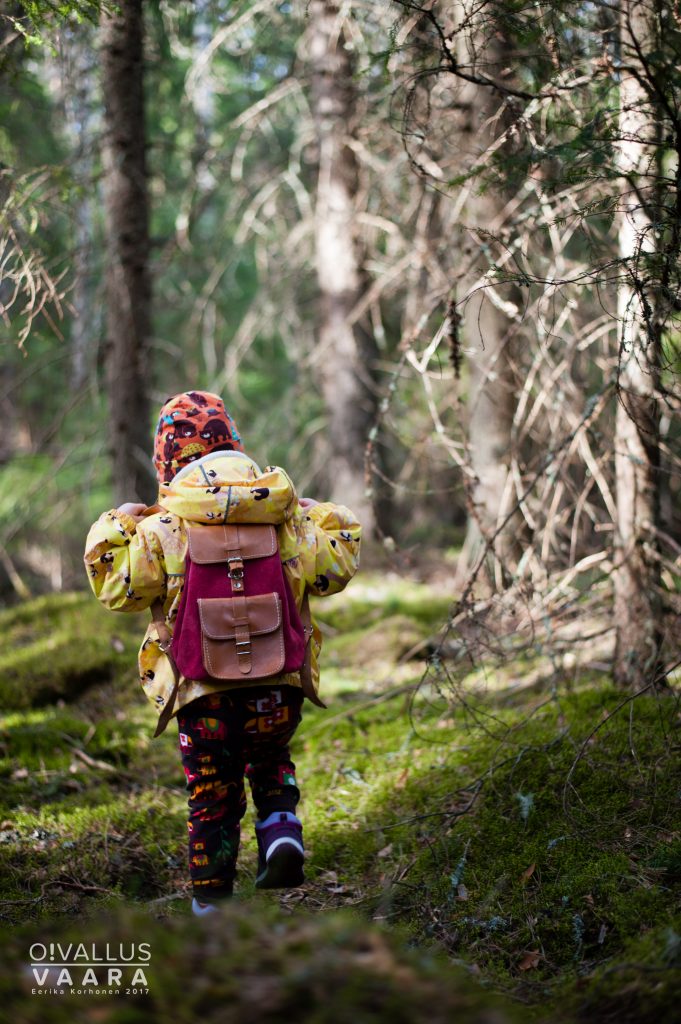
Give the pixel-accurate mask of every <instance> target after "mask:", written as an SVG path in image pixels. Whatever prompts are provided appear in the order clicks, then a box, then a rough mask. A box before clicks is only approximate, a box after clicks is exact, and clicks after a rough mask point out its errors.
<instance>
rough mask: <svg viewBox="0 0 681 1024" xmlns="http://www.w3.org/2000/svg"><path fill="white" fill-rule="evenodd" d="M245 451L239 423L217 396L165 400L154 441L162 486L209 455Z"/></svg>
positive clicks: (185, 395) (193, 395)
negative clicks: (238, 426)
mask: <svg viewBox="0 0 681 1024" xmlns="http://www.w3.org/2000/svg"><path fill="white" fill-rule="evenodd" d="M243 450H244V447H243V445H242V443H241V438H240V437H239V433H238V431H237V429H236V423H235V422H234V420H233V419H232V417H231V416H230V415H229V413H228V412H227V410H226V409H225V405H224V402H223V401H222V399H221V398H218V396H217V395H211V394H210V393H209V392H208V391H185V392H184V393H183V394H181V395H175V397H174V398H168V399H167V400H166V402H165V404H164V406H163V408H162V409H161V415H160V418H159V421H158V426H157V427H156V436H155V438H154V466H155V467H156V475H157V476H158V479H159V481H160V482H161V483H169V482H170V481H171V480H172V479H173V477H174V476H175V474H176V473H177V471H178V469H180V468H181V467H182V466H186V465H187V464H188V463H190V462H195V461H196V459H200V458H201V456H202V455H207V454H208V452H215V451H238V452H242V451H243Z"/></svg>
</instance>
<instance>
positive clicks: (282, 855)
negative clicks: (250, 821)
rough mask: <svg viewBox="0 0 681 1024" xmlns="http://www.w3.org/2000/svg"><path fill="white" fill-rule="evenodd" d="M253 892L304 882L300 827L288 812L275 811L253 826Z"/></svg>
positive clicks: (283, 887)
mask: <svg viewBox="0 0 681 1024" xmlns="http://www.w3.org/2000/svg"><path fill="white" fill-rule="evenodd" d="M255 835H256V838H257V840H258V874H257V876H256V879H255V887H256V889H292V888H294V887H295V886H297V885H302V884H303V882H304V881H305V874H304V872H303V860H304V852H305V848H304V846H303V826H302V824H301V823H300V821H299V820H298V818H296V816H295V814H291V812H290V811H275V812H274V813H273V814H270V816H269V818H265V820H264V821H258V822H256V825H255Z"/></svg>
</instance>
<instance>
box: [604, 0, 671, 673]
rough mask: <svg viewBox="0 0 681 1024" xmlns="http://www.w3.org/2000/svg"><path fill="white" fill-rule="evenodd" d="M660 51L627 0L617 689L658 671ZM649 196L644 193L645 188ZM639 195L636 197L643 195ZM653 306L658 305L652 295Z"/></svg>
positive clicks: (645, 13) (644, 16)
mask: <svg viewBox="0 0 681 1024" xmlns="http://www.w3.org/2000/svg"><path fill="white" fill-rule="evenodd" d="M653 46H654V38H653V26H652V22H651V20H650V6H649V4H648V5H646V4H645V3H640V2H638V0H622V2H621V6H620V47H621V53H622V65H623V70H622V77H621V82H620V115H619V134H620V140H621V141H620V151H619V165H620V170H621V172H622V177H623V179H624V193H623V196H622V200H621V214H620V223H619V255H620V258H621V260H622V280H621V283H620V286H619V291H618V303H617V304H618V318H619V324H620V339H619V356H620V375H619V401H618V403H617V414H616V423H615V475H616V487H617V490H616V494H617V523H616V533H615V553H616V569H615V574H614V586H615V628H616V641H615V665H614V674H615V680H616V682H617V683H618V684H619V685H620V686H622V687H627V688H631V689H634V690H638V689H640V688H641V687H642V686H645V685H646V684H647V683H649V682H651V681H652V680H653V679H654V678H655V674H656V671H657V669H658V667H659V649H660V605H659V597H658V595H659V578H658V576H659V570H658V568H657V564H658V563H657V562H656V561H655V559H654V557H651V554H654V546H655V540H656V533H655V527H656V525H657V522H658V504H659V420H660V417H659V407H658V402H657V397H656V395H657V383H658V380H657V379H658V374H659V338H658V337H657V333H658V332H657V329H656V325H655V323H654V322H653V319H654V311H652V310H651V309H650V308H648V309H646V307H645V304H644V302H643V298H644V294H645V290H646V281H645V276H646V270H645V266H644V264H643V259H642V257H643V258H644V256H645V253H647V252H651V251H653V250H654V247H655V243H654V233H653V230H652V225H651V222H650V218H649V216H648V213H647V211H646V209H645V207H644V205H643V203H642V201H641V195H644V194H649V192H650V188H648V189H645V186H646V184H647V185H650V184H652V179H651V177H648V180H647V181H646V175H648V176H650V175H652V174H653V173H654V169H655V168H654V162H653V158H652V156H651V151H650V146H649V145H647V142H648V141H649V140H650V139H651V134H652V133H653V132H654V124H653V115H654V112H653V111H651V109H650V101H649V98H648V96H647V93H646V91H645V89H644V88H643V86H642V85H641V83H640V81H639V80H638V78H637V75H642V76H643V77H645V75H644V69H643V66H642V64H641V61H640V56H639V50H642V51H643V53H644V54H645V52H646V50H649V49H650V48H651V47H653ZM642 186H643V187H644V191H643V192H641V187H642ZM637 189H638V191H637ZM647 298H648V301H649V302H651V301H654V297H651V295H650V293H648V296H647Z"/></svg>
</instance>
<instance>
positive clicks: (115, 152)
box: [101, 0, 155, 504]
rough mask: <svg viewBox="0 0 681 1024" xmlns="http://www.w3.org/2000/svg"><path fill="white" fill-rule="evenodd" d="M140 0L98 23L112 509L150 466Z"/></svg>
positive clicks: (133, 492)
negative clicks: (101, 103)
mask: <svg viewBox="0 0 681 1024" xmlns="http://www.w3.org/2000/svg"><path fill="white" fill-rule="evenodd" d="M143 6H144V5H143V2H142V0H130V2H127V3H124V4H121V5H120V9H119V13H117V14H114V15H113V16H111V17H106V18H104V19H103V22H102V47H101V59H102V81H103V94H104V138H103V151H102V163H103V167H104V206H105V218H106V236H107V268H106V295H107V348H106V381H107V392H108V398H109V409H110V413H109V415H110V442H111V450H112V455H113V479H114V494H115V500H116V502H117V503H119V504H120V503H121V502H123V501H135V500H140V501H145V500H149V501H151V500H153V498H154V496H155V488H154V484H153V475H152V473H151V469H150V467H151V462H150V444H151V438H150V430H149V407H148V400H147V390H146V384H147V378H148V375H149V335H150V320H151V309H150V307H151V283H150V276H149V268H148V259H149V224H148V220H149V213H148V198H147V167H146V152H145V151H146V132H145V122H144V82H143V78H144V70H143V35H144V34H143Z"/></svg>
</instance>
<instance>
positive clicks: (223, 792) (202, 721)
mask: <svg viewBox="0 0 681 1024" xmlns="http://www.w3.org/2000/svg"><path fill="white" fill-rule="evenodd" d="M177 718H178V727H179V732H180V751H181V755H182V765H183V767H184V772H185V776H186V778H187V789H188V790H189V793H190V796H189V820H188V822H187V828H188V830H189V873H190V876H191V880H192V887H193V892H194V896H195V897H197V899H199V900H213V899H221V898H224V897H227V896H230V895H231V893H232V887H233V883H234V876H235V874H236V859H237V853H238V851H239V838H240V824H239V823H240V821H241V818H242V817H243V815H244V813H245V810H246V794H245V792H244V759H243V751H242V747H241V735H240V730H239V724H240V723H239V722H238V718H239V715H238V712H237V713H236V714H235V707H234V702H233V700H232V699H231V698H230V697H229V695H228V694H227V693H225V692H222V693H217V694H210V695H208V696H205V697H200V698H199V699H198V700H195V701H192V702H191V704H188V705H187V706H186V707H184V708H183V709H182V710H181V711H180V713H179V714H178V716H177Z"/></svg>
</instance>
